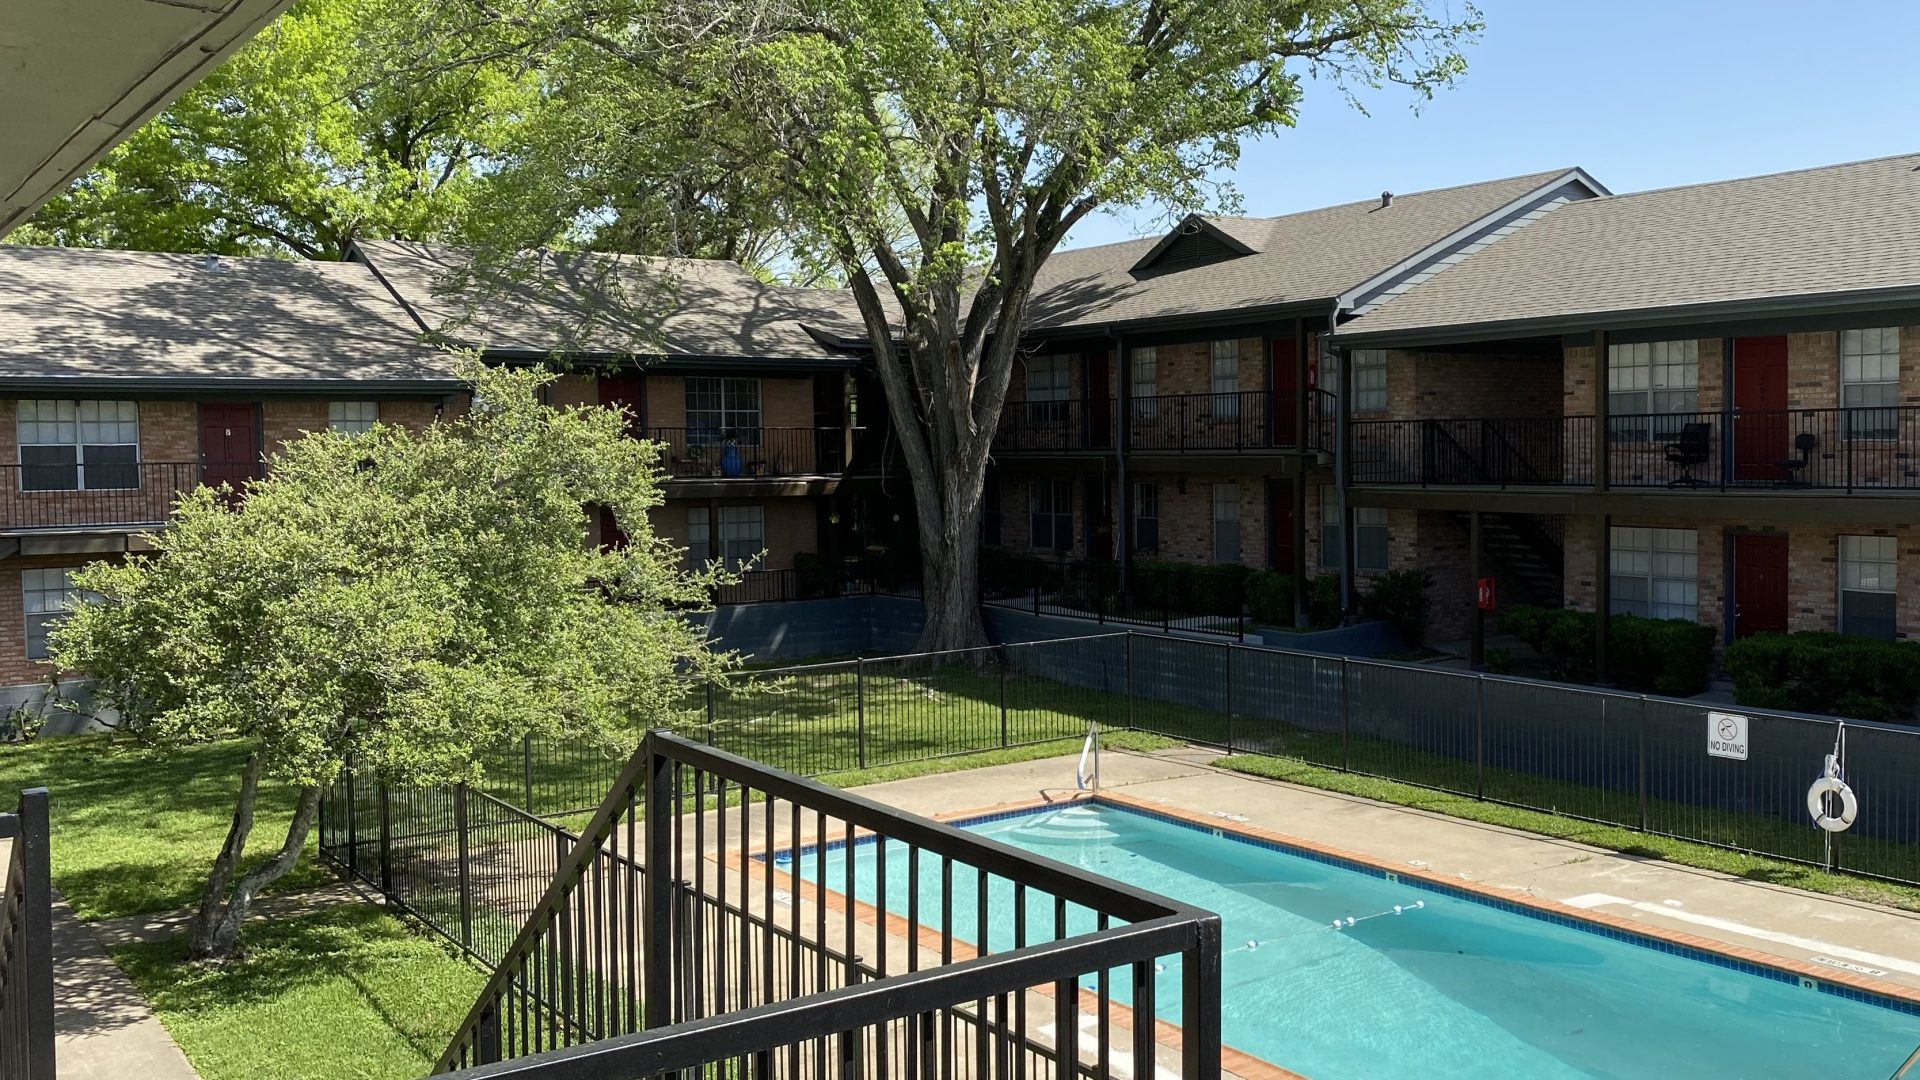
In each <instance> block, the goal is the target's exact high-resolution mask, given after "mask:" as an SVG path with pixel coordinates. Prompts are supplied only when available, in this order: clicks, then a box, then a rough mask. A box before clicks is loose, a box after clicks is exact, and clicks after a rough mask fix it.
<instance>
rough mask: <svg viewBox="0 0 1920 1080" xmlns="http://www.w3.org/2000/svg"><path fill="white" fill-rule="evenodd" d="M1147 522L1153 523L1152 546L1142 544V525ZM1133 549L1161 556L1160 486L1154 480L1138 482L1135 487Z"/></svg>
mask: <svg viewBox="0 0 1920 1080" xmlns="http://www.w3.org/2000/svg"><path fill="white" fill-rule="evenodd" d="M1148 511H1152V512H1151V513H1148ZM1145 521H1151V522H1153V543H1152V545H1151V546H1149V545H1146V544H1142V543H1141V542H1140V524H1141V522H1145ZM1133 549H1134V550H1135V551H1138V552H1140V553H1142V554H1146V555H1158V554H1160V485H1159V484H1158V483H1157V482H1155V481H1152V480H1138V481H1135V482H1134V485H1133Z"/></svg>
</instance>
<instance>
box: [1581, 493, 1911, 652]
mask: <svg viewBox="0 0 1920 1080" xmlns="http://www.w3.org/2000/svg"><path fill="white" fill-rule="evenodd" d="M1614 524H1615V525H1619V526H1643V527H1648V528H1661V529H1693V530H1695V532H1696V533H1697V542H1698V556H1699V570H1700V574H1699V584H1698V598H1699V620H1700V622H1702V623H1705V624H1707V625H1709V626H1716V627H1723V628H1724V627H1725V625H1726V618H1727V612H1728V610H1729V609H1728V599H1729V598H1728V596H1727V550H1728V547H1729V545H1730V543H1731V537H1732V535H1733V533H1734V532H1735V531H1736V529H1737V530H1739V531H1746V532H1767V533H1778V534H1782V535H1785V536H1786V537H1787V560H1788V574H1789V585H1788V594H1787V629H1788V630H1792V631H1803V630H1827V631H1836V630H1838V629H1839V590H1840V582H1839V561H1840V555H1839V548H1840V540H1839V538H1840V537H1842V536H1895V537H1898V538H1899V539H1898V551H1899V564H1898V569H1897V575H1898V586H1897V598H1898V599H1897V604H1898V617H1897V624H1898V631H1899V634H1900V636H1902V637H1915V636H1920V526H1915V525H1896V526H1885V525H1868V524H1848V523H1843V522H1842V523H1820V524H1807V523H1803V522H1797V523H1791V524H1790V523H1787V522H1768V521H1756V522H1742V523H1740V524H1739V525H1738V526H1733V525H1729V524H1726V523H1723V522H1705V523H1703V522H1698V521H1694V520H1691V519H1685V518H1632V519H1628V518H1616V519H1615V520H1614ZM1596 528H1597V524H1596V523H1595V521H1594V519H1593V518H1591V517H1579V518H1568V519H1567V536H1566V551H1567V603H1568V606H1570V607H1576V608H1579V609H1580V610H1582V611H1591V610H1593V605H1594V598H1595V585H1594V581H1595V574H1596V572H1597V568H1596V567H1595V565H1594V541H1595V535H1594V531H1595V529H1596Z"/></svg>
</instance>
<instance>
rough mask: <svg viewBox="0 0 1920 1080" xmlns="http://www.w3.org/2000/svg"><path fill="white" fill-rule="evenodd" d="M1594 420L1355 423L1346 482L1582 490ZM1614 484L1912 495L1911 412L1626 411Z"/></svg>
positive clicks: (1914, 446) (1619, 420)
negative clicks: (1350, 472)
mask: <svg viewBox="0 0 1920 1080" xmlns="http://www.w3.org/2000/svg"><path fill="white" fill-rule="evenodd" d="M1594 424H1595V421H1594V418H1593V417H1591V416H1556V417H1544V418H1522V419H1473V420H1466V419H1458V420H1456V419H1443V420H1360V421H1355V422H1354V424H1353V482H1354V483H1355V484H1400V485H1407V484H1414V485H1421V486H1429V485H1433V486H1439V485H1489V486H1499V487H1508V486H1514V487H1528V486H1546V487H1566V486H1573V487H1586V486H1590V485H1592V484H1593V483H1594V480H1595V475H1596V472H1597V470H1596V469H1595V467H1594V466H1595V456H1596V453H1597V451H1596V447H1595V440H1594V434H1595V430H1594ZM1606 464H1607V481H1608V483H1609V485H1610V486H1613V487H1629V488H1630V487H1642V488H1647V487H1652V488H1687V489H1692V488H1714V489H1726V490H1731V489H1766V490H1781V491H1785V490H1796V489H1799V490H1827V491H1834V490H1838V491H1859V490H1865V491H1895V490H1920V408H1916V407H1909V406H1888V407H1884V408H1833V409H1785V410H1778V411H1764V412H1756V411H1744V412H1743V411H1738V410H1735V411H1721V412H1691V413H1650V414H1649V413H1636V414H1632V415H1626V416H1613V417H1609V418H1608V420H1607V439H1606Z"/></svg>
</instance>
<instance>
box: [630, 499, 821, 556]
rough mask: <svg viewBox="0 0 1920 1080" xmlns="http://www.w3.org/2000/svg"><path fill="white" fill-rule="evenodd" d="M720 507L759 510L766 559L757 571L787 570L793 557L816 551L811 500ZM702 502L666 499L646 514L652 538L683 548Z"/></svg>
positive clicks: (816, 533) (817, 535)
mask: <svg viewBox="0 0 1920 1080" xmlns="http://www.w3.org/2000/svg"><path fill="white" fill-rule="evenodd" d="M719 505H721V506H754V505H757V506H759V507H760V530H761V542H762V543H763V544H765V545H766V552H767V554H766V557H765V558H763V559H761V560H760V562H759V563H757V564H755V567H754V568H755V569H757V570H791V569H792V568H793V557H794V556H795V555H799V554H802V553H812V552H815V551H818V550H819V549H820V542H819V541H820V527H819V509H818V505H819V504H818V501H817V500H815V499H812V498H773V499H721V500H720V501H719ZM707 506H708V500H706V499H668V500H667V501H666V502H665V503H662V504H661V505H659V506H656V507H654V508H653V509H651V510H649V511H647V519H648V521H649V522H650V523H651V524H652V527H653V533H654V535H655V536H659V537H662V538H664V539H666V540H668V541H670V542H672V544H673V545H674V546H675V547H678V548H684V547H686V546H687V540H688V536H689V528H690V525H691V519H692V515H693V514H694V513H703V514H704V513H705V512H706V509H707Z"/></svg>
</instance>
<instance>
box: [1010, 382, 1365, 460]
mask: <svg viewBox="0 0 1920 1080" xmlns="http://www.w3.org/2000/svg"><path fill="white" fill-rule="evenodd" d="M1332 400H1333V398H1332V395H1330V394H1327V393H1325V392H1324V391H1319V390H1315V391H1312V392H1311V394H1310V397H1309V400H1308V402H1307V405H1308V408H1307V426H1306V432H1305V434H1306V440H1305V442H1304V443H1303V442H1302V441H1301V439H1300V437H1299V436H1300V433H1299V431H1298V430H1297V429H1298V428H1299V423H1300V421H1299V416H1298V413H1297V411H1296V410H1295V408H1294V401H1295V398H1294V395H1293V393H1292V391H1290V390H1286V391H1276V390H1243V391H1239V392H1235V393H1222V394H1163V395H1159V396H1155V397H1137V398H1133V399H1131V400H1129V401H1127V402H1125V403H1124V404H1121V403H1118V402H1115V401H1113V400H1112V399H1098V400H1088V399H1076V400H1070V401H1010V402H1008V403H1007V405H1006V408H1005V409H1004V410H1002V412H1001V414H1000V428H999V430H998V431H997V432H996V433H995V437H994V450H995V451H996V452H999V453H1003V454H1007V453H1061V452H1066V451H1076V450H1111V449H1113V448H1114V446H1115V439H1116V438H1118V437H1121V436H1124V437H1125V440H1126V445H1127V448H1128V449H1130V450H1136V451H1167V452H1172V453H1242V452H1248V451H1259V450H1275V449H1294V448H1299V447H1302V446H1305V447H1307V448H1311V449H1322V448H1326V447H1330V446H1332V445H1333V422H1334V415H1335V414H1334V409H1333V406H1332ZM1123 413H1124V416H1123V415H1122V414H1123Z"/></svg>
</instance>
